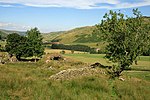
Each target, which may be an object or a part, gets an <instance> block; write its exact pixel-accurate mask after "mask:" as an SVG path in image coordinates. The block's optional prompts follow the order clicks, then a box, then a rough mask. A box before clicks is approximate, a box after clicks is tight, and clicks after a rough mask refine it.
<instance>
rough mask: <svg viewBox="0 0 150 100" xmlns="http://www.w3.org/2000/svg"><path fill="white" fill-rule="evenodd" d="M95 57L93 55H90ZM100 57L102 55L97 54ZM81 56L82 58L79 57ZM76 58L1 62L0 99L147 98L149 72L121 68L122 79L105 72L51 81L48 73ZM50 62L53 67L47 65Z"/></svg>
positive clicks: (98, 99)
mask: <svg viewBox="0 0 150 100" xmlns="http://www.w3.org/2000/svg"><path fill="white" fill-rule="evenodd" d="M93 58H94V56H93ZM100 58H101V57H100ZM80 59H81V58H80ZM83 65H84V64H83V63H81V62H80V63H78V62H76V61H74V62H73V61H72V60H71V61H68V62H63V61H62V62H58V61H51V62H50V63H48V64H46V63H45V62H44V60H41V61H39V62H38V63H31V62H30V63H27V62H26V63H24V62H17V63H8V64H5V65H0V100H24V99H25V100H116V99H117V100H148V99H149V98H150V96H149V94H150V80H149V79H150V76H149V72H143V73H140V72H139V73H132V72H124V74H123V75H124V76H123V77H124V78H125V81H120V80H118V79H115V80H111V81H110V79H109V78H108V76H107V75H102V74H99V75H93V76H86V77H78V78H76V79H72V80H66V81H52V80H50V79H49V77H50V76H51V75H53V74H55V73H57V72H58V71H60V70H62V69H66V68H72V67H76V66H78V67H80V66H83ZM49 66H53V67H54V68H55V70H51V69H48V68H49Z"/></svg>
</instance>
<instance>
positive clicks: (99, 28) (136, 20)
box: [95, 9, 150, 76]
mask: <svg viewBox="0 0 150 100" xmlns="http://www.w3.org/2000/svg"><path fill="white" fill-rule="evenodd" d="M103 18H104V19H103V20H102V21H101V23H100V24H98V25H96V30H95V31H96V32H97V33H101V37H102V39H103V40H105V41H106V42H107V43H108V45H107V46H106V50H107V55H106V58H107V59H109V60H110V61H112V62H114V63H117V65H116V66H115V68H114V70H113V75H114V76H119V75H120V74H121V72H122V71H123V70H124V69H125V68H126V67H129V66H130V65H132V63H133V62H134V61H135V60H136V58H137V57H138V56H139V55H140V54H142V53H143V52H144V50H145V49H146V48H147V46H148V44H149V43H150V34H149V29H150V26H149V25H146V24H144V21H143V17H142V15H141V12H140V11H138V9H133V16H132V17H128V16H125V15H124V14H122V13H121V12H120V11H119V12H116V11H115V12H113V11H110V12H109V13H106V14H105V15H104V17H103Z"/></svg>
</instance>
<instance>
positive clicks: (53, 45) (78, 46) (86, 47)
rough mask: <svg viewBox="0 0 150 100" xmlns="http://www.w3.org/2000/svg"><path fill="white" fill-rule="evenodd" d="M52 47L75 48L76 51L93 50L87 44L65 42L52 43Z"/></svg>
mask: <svg viewBox="0 0 150 100" xmlns="http://www.w3.org/2000/svg"><path fill="white" fill-rule="evenodd" d="M51 48H52V49H65V50H74V51H83V52H89V51H90V50H91V48H90V47H88V46H85V45H64V44H52V46H51Z"/></svg>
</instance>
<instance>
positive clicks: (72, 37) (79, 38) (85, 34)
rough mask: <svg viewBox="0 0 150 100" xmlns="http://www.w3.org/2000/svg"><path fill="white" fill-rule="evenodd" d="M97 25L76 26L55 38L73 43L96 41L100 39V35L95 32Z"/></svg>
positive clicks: (64, 42) (65, 42) (62, 41)
mask: <svg viewBox="0 0 150 100" xmlns="http://www.w3.org/2000/svg"><path fill="white" fill-rule="evenodd" d="M94 29H95V26H86V27H80V28H75V29H72V30H69V31H66V32H64V33H63V34H60V35H59V36H57V37H56V38H54V39H53V40H55V41H59V42H60V43H63V44H72V43H95V42H98V41H100V40H99V38H98V35H96V34H93V30H94Z"/></svg>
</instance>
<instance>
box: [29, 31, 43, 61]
mask: <svg viewBox="0 0 150 100" xmlns="http://www.w3.org/2000/svg"><path fill="white" fill-rule="evenodd" d="M27 38H28V42H29V51H30V53H32V56H34V57H35V59H36V58H37V57H41V56H42V55H43V53H44V47H43V42H42V39H43V38H42V35H41V33H40V31H39V30H38V29H37V28H33V29H31V30H28V31H27Z"/></svg>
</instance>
